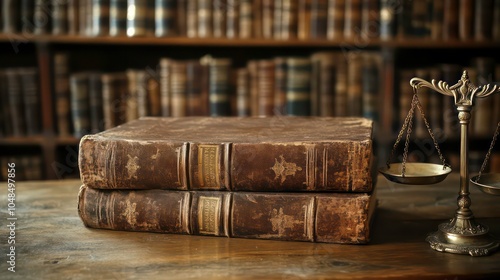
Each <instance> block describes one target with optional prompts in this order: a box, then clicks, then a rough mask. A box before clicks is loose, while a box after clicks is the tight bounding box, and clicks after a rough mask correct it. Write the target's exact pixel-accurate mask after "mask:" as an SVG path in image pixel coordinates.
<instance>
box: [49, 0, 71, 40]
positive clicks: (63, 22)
mask: <svg viewBox="0 0 500 280" xmlns="http://www.w3.org/2000/svg"><path fill="white" fill-rule="evenodd" d="M51 17H52V34H53V35H62V34H67V33H68V1H60V0H52V13H51Z"/></svg>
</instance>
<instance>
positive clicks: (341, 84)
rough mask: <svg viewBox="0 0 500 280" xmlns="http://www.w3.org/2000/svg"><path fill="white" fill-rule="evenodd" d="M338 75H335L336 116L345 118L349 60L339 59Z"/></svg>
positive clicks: (343, 57) (340, 57)
mask: <svg viewBox="0 0 500 280" xmlns="http://www.w3.org/2000/svg"><path fill="white" fill-rule="evenodd" d="M336 67H337V73H336V75H335V81H336V83H335V101H334V104H335V109H334V112H335V116H336V117H345V116H347V115H348V113H347V108H348V105H347V76H348V75H347V59H346V57H345V56H343V55H342V56H341V55H339V56H338V58H337V65H336Z"/></svg>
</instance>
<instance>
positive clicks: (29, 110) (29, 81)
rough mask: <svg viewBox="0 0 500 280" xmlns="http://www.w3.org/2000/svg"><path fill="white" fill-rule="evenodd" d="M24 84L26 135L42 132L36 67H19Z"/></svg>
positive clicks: (22, 83)
mask: <svg viewBox="0 0 500 280" xmlns="http://www.w3.org/2000/svg"><path fill="white" fill-rule="evenodd" d="M18 71H19V77H20V79H21V80H20V81H21V85H22V99H23V104H22V106H23V107H24V108H23V109H24V120H25V125H26V135H38V134H40V133H41V122H40V119H41V113H40V91H39V89H38V70H37V68H35V67H24V68H19V70H18Z"/></svg>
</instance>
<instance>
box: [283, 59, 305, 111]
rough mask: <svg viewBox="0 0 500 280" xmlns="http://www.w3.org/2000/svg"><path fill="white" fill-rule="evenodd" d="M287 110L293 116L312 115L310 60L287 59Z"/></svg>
mask: <svg viewBox="0 0 500 280" xmlns="http://www.w3.org/2000/svg"><path fill="white" fill-rule="evenodd" d="M287 67H288V69H287V87H286V102H287V103H286V110H287V114H288V115H291V116H308V115H310V114H311V112H310V110H311V109H310V108H311V88H310V80H311V61H310V59H308V58H293V57H291V58H288V59H287Z"/></svg>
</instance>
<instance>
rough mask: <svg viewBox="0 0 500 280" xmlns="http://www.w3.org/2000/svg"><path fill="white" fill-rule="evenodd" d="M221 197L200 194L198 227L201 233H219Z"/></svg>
mask: <svg viewBox="0 0 500 280" xmlns="http://www.w3.org/2000/svg"><path fill="white" fill-rule="evenodd" d="M220 209H221V198H220V197H207V196H200V198H199V201H198V227H199V228H200V233H201V234H210V235H219V223H220Z"/></svg>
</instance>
